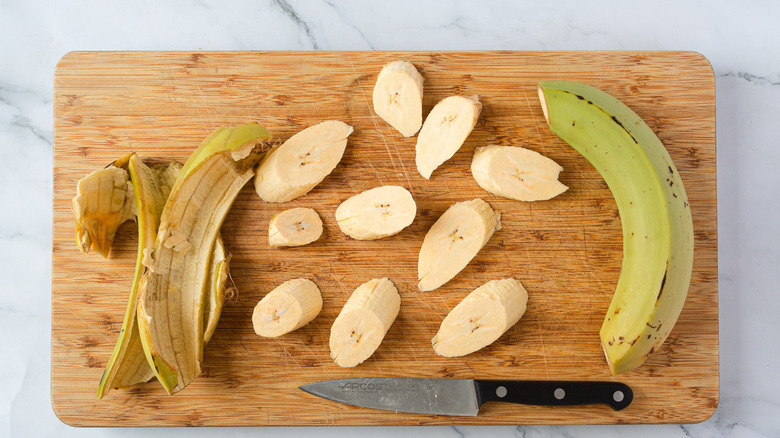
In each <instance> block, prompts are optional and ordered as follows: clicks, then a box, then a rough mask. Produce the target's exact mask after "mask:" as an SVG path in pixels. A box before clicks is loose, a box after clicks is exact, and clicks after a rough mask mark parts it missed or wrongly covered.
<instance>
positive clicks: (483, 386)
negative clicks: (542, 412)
mask: <svg viewBox="0 0 780 438" xmlns="http://www.w3.org/2000/svg"><path fill="white" fill-rule="evenodd" d="M474 385H475V386H476V390H477V398H478V401H477V402H478V403H479V405H480V406H481V405H482V404H483V403H485V402H488V401H502V402H508V403H519V404H529V405H540V406H573V405H587V404H602V403H603V404H607V405H609V406H611V407H612V409H614V410H616V411H619V410H621V409H625V408H626V407H628V405H630V404H631V401H632V400H633V399H634V392H633V391H632V390H631V388H630V387H629V386H628V385H625V384H623V383H619V382H568V381H515V380H475V381H474Z"/></svg>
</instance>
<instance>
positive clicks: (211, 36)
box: [0, 0, 780, 438]
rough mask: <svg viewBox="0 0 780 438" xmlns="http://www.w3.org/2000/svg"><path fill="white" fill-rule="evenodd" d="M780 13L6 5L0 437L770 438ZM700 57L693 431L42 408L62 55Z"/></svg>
mask: <svg viewBox="0 0 780 438" xmlns="http://www.w3.org/2000/svg"><path fill="white" fill-rule="evenodd" d="M778 18H780V3H778V2H761V1H742V2H727V1H713V2H701V1H696V2H678V1H659V2H620V3H617V2H609V3H607V2H596V1H592V0H587V1H561V2H556V3H555V4H554V5H553V4H550V3H548V2H512V1H490V2H488V1H485V2H469V1H450V2H447V1H443V0H438V1H421V0H416V1H408V0H403V1H394V2H368V1H356V0H355V1H335V0H333V1H323V0H311V1H293V0H266V1H231V2H216V1H205V0H204V1H184V0H173V1H168V2H157V1H150V0H143V1H138V2H83V1H75V2H46V1H42V0H30V1H22V0H19V1H14V0H0V200H2V207H1V208H0V254H2V256H1V257H2V263H0V278H1V279H2V280H3V286H2V292H1V293H0V436H58V437H59V436H117V435H123V436H124V435H131V436H147V434H148V433H153V434H154V436H157V435H160V436H187V437H192V436H211V435H216V434H219V435H220V436H221V435H225V436H257V435H258V434H262V435H263V436H278V437H293V436H301V435H306V436H323V437H341V436H362V435H365V434H367V433H370V434H372V435H375V436H377V437H383V436H388V437H389V436H396V435H399V434H404V435H408V436H426V437H429V438H436V437H448V438H449V437H452V438H455V437H488V436H490V437H493V436H507V437H509V436H513V437H526V438H531V437H552V436H564V437H570V436H571V437H575V436H576V437H623V436H625V437H656V436H669V437H697V438H699V437H743V436H745V437H777V436H780V395H778V394H780V383H779V382H780V379H778V378H777V374H778V371H779V369H778V365H777V364H778V362H780V342H777V335H778V333H780V318H778V317H777V315H778V311H780V294H778V286H777V285H778V283H780V275H779V274H778V272H780V270H778V269H777V266H779V265H780V251H778V243H780V242H779V241H778V237H780V232H779V231H778V226H777V224H778V223H780V189H778V187H780V172H778V167H779V165H780V146H778V132H780V128H779V127H778V125H780V123H779V122H778V120H780V56H778V50H777V41H780V27H779V26H777V20H778ZM109 49H114V50H201V49H202V50H261V49H264V50H394V49H402V50H430V49H436V50H469V49H508V50H595V49H608V50H613V49H614V50H696V51H699V52H701V53H702V54H704V55H705V56H707V57H708V58H709V59H710V61H711V62H712V64H713V67H714V70H715V74H716V86H717V136H718V163H719V166H718V190H719V196H718V201H719V202H718V207H719V213H718V220H719V230H720V232H719V265H720V269H719V291H720V295H719V298H720V324H721V331H720V346H721V403H720V406H719V408H718V409H717V411H716V412H715V415H714V416H713V417H712V418H711V419H709V420H707V421H705V422H703V423H701V424H693V425H682V426H681V425H662V426H649V427H643V426H554V427H424V428H422V427H421V428H408V427H404V428H372V429H370V430H368V429H366V428H317V429H296V428H278V429H264V430H261V431H259V430H255V429H240V428H239V429H225V430H219V431H215V430H213V429H200V430H191V429H186V430H184V429H162V430H161V429H155V430H153V431H149V430H133V429H130V430H115V429H88V430H80V429H73V428H70V427H68V426H65V425H63V424H62V423H60V422H59V421H58V420H57V418H56V417H55V415H54V413H53V411H52V409H51V405H50V401H49V360H50V358H49V343H50V297H51V295H50V294H51V290H50V283H51V256H50V252H51V219H52V213H51V187H52V134H53V133H52V91H53V85H52V78H53V72H54V67H55V65H56V63H57V61H58V60H59V58H60V57H61V56H62V55H64V54H65V53H67V52H68V51H71V50H109Z"/></svg>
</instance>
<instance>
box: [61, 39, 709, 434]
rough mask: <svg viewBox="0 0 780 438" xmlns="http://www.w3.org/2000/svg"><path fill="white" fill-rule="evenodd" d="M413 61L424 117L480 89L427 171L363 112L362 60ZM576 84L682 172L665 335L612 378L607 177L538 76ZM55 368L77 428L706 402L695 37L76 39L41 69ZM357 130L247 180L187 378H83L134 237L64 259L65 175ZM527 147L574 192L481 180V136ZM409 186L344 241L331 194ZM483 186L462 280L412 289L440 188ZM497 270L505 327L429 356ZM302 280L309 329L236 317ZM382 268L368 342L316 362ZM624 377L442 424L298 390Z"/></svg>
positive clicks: (374, 64)
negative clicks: (557, 113)
mask: <svg viewBox="0 0 780 438" xmlns="http://www.w3.org/2000/svg"><path fill="white" fill-rule="evenodd" d="M398 59H406V60H410V61H412V62H414V64H415V65H416V66H417V67H418V69H419V70H420V72H421V74H422V75H423V77H424V78H425V94H424V103H423V114H427V113H428V111H430V109H431V108H432V107H433V105H434V104H435V103H436V102H437V101H439V100H440V99H442V98H444V97H447V96H449V95H453V94H466V95H471V94H477V95H479V96H480V99H481V101H482V103H483V111H482V114H481V116H480V119H479V122H478V123H477V126H476V127H475V129H474V131H473V132H472V134H471V135H470V137H469V138H468V140H467V141H466V143H465V144H464V146H463V147H462V148H461V149H460V151H459V152H458V153H456V154H455V156H454V157H453V158H452V159H450V160H449V161H447V162H446V163H445V164H444V165H442V166H441V167H440V168H439V169H438V170H436V171H435V172H434V174H433V177H432V178H431V180H430V181H428V180H425V179H423V178H422V177H421V176H420V175H419V174H418V173H417V171H416V168H415V165H414V144H415V138H414V137H412V138H403V137H402V136H401V135H400V134H398V133H397V132H396V131H395V130H394V129H393V128H391V127H390V126H389V125H387V124H386V123H385V122H384V121H382V120H381V119H379V118H378V117H377V116H376V115H375V113H374V112H373V109H372V105H371V93H372V89H373V86H374V81H375V79H376V75H377V73H378V72H379V70H380V69H381V68H382V66H383V65H384V64H386V63H388V62H390V61H393V60H398ZM551 79H568V80H577V81H582V82H585V83H588V84H591V85H594V86H596V87H598V88H601V89H603V90H604V91H607V92H609V93H611V94H613V95H614V96H616V97H618V98H619V99H621V100H622V101H623V102H625V103H626V104H627V105H628V106H629V107H631V108H632V109H634V110H635V111H636V112H637V113H638V114H639V115H640V116H642V117H643V118H644V119H645V120H646V121H647V123H648V124H649V125H650V127H651V128H652V129H653V130H654V131H655V132H656V133H657V134H658V136H659V137H660V138H661V140H662V142H663V143H664V144H665V145H666V147H667V149H668V150H669V152H670V154H671V156H672V158H673V160H674V161H675V163H676V165H677V167H678V169H679V172H680V174H681V176H682V178H683V181H684V183H685V187H686V189H687V191H688V195H689V198H690V206H691V210H692V213H693V222H694V229H695V242H696V249H695V260H694V268H693V277H692V283H691V287H690V291H689V294H688V298H687V301H686V304H685V308H684V310H683V312H682V315H681V316H680V319H679V321H678V323H677V325H676V326H675V328H674V331H673V332H672V333H671V335H670V336H669V338H668V339H667V341H666V343H665V344H664V345H663V347H662V348H661V349H660V350H659V351H658V352H656V353H655V354H654V355H653V356H652V357H651V358H650V359H649V360H648V361H647V362H646V363H645V364H644V365H643V366H641V367H640V368H638V369H636V370H634V371H631V372H629V373H626V374H623V375H620V376H618V377H613V376H612V375H611V374H610V372H609V369H608V367H607V365H606V362H605V360H604V358H603V354H602V351H601V348H600V345H599V336H598V331H599V328H600V326H601V322H602V318H603V316H604V314H605V313H606V310H607V307H608V305H609V302H610V300H611V298H612V293H613V291H614V289H615V286H616V284H617V279H618V276H619V273H620V265H621V260H622V234H621V225H620V219H619V216H618V212H617V207H616V205H615V202H614V200H613V198H612V196H611V194H610V191H609V189H608V188H607V186H606V184H605V183H604V182H603V180H602V179H601V177H600V176H599V175H598V173H597V172H596V171H595V170H594V169H593V168H592V167H591V166H590V164H589V163H588V162H587V161H586V160H585V159H584V158H582V157H581V156H579V155H578V154H577V153H576V152H575V151H574V150H573V149H571V148H570V147H569V146H568V145H566V144H565V143H564V142H563V141H561V140H560V139H558V138H557V137H556V136H555V135H554V134H552V133H551V132H550V131H549V129H548V128H547V126H546V124H545V123H544V120H543V116H542V111H541V108H540V106H539V103H538V98H537V95H536V84H537V82H538V81H541V80H551ZM54 81H55V82H54V85H55V87H54V176H53V178H54V202H53V209H54V224H53V226H54V236H53V247H52V253H53V255H52V368H51V372H52V379H51V396H52V403H53V406H54V410H55V412H56V413H57V415H58V416H59V418H61V419H62V420H63V421H64V422H66V423H68V424H71V425H77V426H135V425H141V426H162V425H193V426H200V425H207V426H234V425H236V426H237V425H256V426H266V425H288V426H290V425H298V426H300V425H311V426H319V425H414V424H484V425H489V424H561V423H687V422H698V421H703V420H705V419H707V418H709V417H710V416H711V415H712V413H713V412H714V410H715V408H716V406H717V404H718V389H719V384H718V376H719V372H718V365H719V363H718V293H717V223H716V178H715V168H716V163H715V94H714V78H713V72H712V68H711V66H710V65H709V63H708V62H707V60H706V59H705V58H704V57H702V56H701V55H699V54H697V53H692V52H443V53H442V52H195V53H192V52H74V53H70V54H68V55H66V56H65V57H64V58H63V59H62V60H61V61H60V63H59V64H58V66H57V69H56V73H55V78H54ZM329 119H338V120H342V121H344V122H346V123H348V124H350V125H352V126H354V128H355V132H354V133H353V134H352V136H351V137H350V138H349V143H348V146H347V149H346V152H345V154H344V158H343V160H342V161H341V163H340V164H339V165H338V167H337V168H336V169H335V170H334V172H333V173H332V174H331V175H330V176H328V177H327V178H326V179H325V180H324V181H323V182H322V183H321V184H320V185H319V186H318V187H317V188H315V189H314V190H313V191H311V192H310V193H309V194H308V195H306V196H304V197H301V198H299V199H297V200H295V201H292V202H290V203H287V204H266V203H264V202H263V201H262V200H261V199H260V198H259V197H258V196H257V195H256V194H255V192H254V189H253V187H252V184H251V183H250V184H249V185H247V187H245V188H244V190H243V191H242V192H241V194H240V195H239V197H238V199H237V200H236V202H235V204H234V206H233V209H232V210H231V212H230V214H229V216H228V218H227V220H226V222H225V224H224V226H223V236H224V238H225V242H226V245H227V248H228V249H229V251H230V252H231V253H232V254H233V262H232V264H231V274H232V281H233V282H234V285H235V287H236V289H237V291H238V294H237V296H236V297H234V298H233V299H231V300H229V301H228V302H227V303H226V304H225V308H224V311H223V314H222V318H221V320H220V322H219V325H218V327H217V331H216V333H215V335H214V337H213V338H212V340H211V342H210V343H209V344H208V345H207V346H206V351H205V358H204V366H203V370H204V371H203V374H202V375H201V376H200V377H199V378H198V379H196V380H195V381H194V382H193V383H192V384H191V385H189V386H188V387H187V388H185V389H184V390H183V391H181V392H180V393H178V394H176V395H174V396H167V395H165V393H164V391H163V390H162V387H161V386H160V385H159V384H158V383H157V382H154V381H153V382H150V383H147V384H142V385H139V386H138V387H136V388H133V389H130V390H124V391H118V390H115V391H112V392H110V393H109V394H108V396H106V397H105V398H104V399H103V400H98V399H97V397H96V395H95V393H96V390H97V385H98V382H99V380H100V377H101V374H102V372H103V369H104V367H105V365H106V363H107V361H108V359H109V357H110V355H111V351H112V349H113V346H114V343H115V341H116V338H117V335H118V333H119V330H120V328H121V324H122V318H123V315H124V311H125V306H126V301H127V295H128V291H129V288H130V283H131V278H132V273H133V267H134V263H135V253H136V248H137V236H136V227H135V224H134V223H133V222H128V223H126V224H125V225H123V226H122V227H121V228H120V230H119V232H118V234H117V237H116V240H115V243H114V248H113V250H112V253H111V257H110V258H109V259H107V260H104V259H102V258H100V257H99V256H98V255H96V254H95V253H90V254H87V255H84V254H81V253H80V252H79V251H78V249H77V247H76V244H75V241H74V237H73V234H74V223H73V215H72V212H71V208H70V200H71V198H72V197H73V196H74V194H75V187H76V182H77V181H78V180H79V179H80V178H81V177H83V176H85V175H86V174H88V173H89V172H91V171H93V170H96V169H99V168H102V167H104V166H106V165H107V164H108V163H110V162H111V161H113V160H114V159H116V158H118V157H120V156H122V155H124V154H126V153H128V152H131V151H135V152H137V153H138V154H139V155H140V156H141V157H143V158H145V159H147V160H153V161H157V162H160V161H168V160H172V159H173V160H178V161H180V162H184V161H185V160H186V158H187V157H188V155H189V154H190V152H191V151H193V150H194V149H195V148H196V147H197V146H198V145H199V144H200V142H201V141H202V140H203V139H204V138H205V137H206V136H207V135H208V134H209V133H210V132H211V131H212V130H214V129H216V128H217V127H219V126H223V125H237V124H242V123H246V122H250V121H256V122H258V123H260V124H261V125H263V126H265V127H267V128H268V130H269V131H270V132H271V133H272V135H273V136H274V137H275V138H276V139H280V140H284V139H287V138H289V137H290V136H292V135H293V134H295V133H296V132H298V131H300V130H302V129H304V128H306V127H308V126H310V125H313V124H316V123H318V122H320V121H324V120H329ZM486 144H499V145H512V146H524V147H528V148H530V149H533V150H535V151H538V152H540V153H542V154H543V155H546V156H548V157H550V158H552V159H553V160H555V161H557V162H558V163H559V164H561V166H563V168H564V171H563V172H562V173H561V177H560V179H561V181H562V182H563V183H564V184H565V185H567V186H569V190H568V191H567V192H565V193H564V194H562V195H560V196H558V197H556V198H554V199H553V200H550V201H544V202H533V203H525V202H518V201H512V200H508V199H503V198H499V197H496V196H494V195H491V194H489V193H487V192H485V191H484V190H482V189H481V188H480V187H479V186H478V185H477V183H476V182H475V181H474V179H473V178H472V177H471V174H470V163H471V156H472V153H473V151H474V148H475V147H476V146H478V145H486ZM386 184H396V185H401V186H404V187H406V188H407V189H409V190H410V191H411V193H412V195H413V196H414V198H415V200H416V201H417V205H418V213H417V217H416V219H415V222H414V223H413V224H412V225H411V226H410V227H409V228H407V229H405V230H404V231H403V232H401V233H400V234H398V235H396V236H394V237H390V238H386V239H382V240H377V241H368V242H359V241H354V240H351V239H349V238H347V237H346V236H345V235H343V234H342V233H341V231H340V230H339V228H338V226H337V225H336V222H335V219H334V216H333V215H334V211H335V209H336V207H337V206H338V204H339V203H340V202H341V201H343V200H344V199H346V198H347V197H349V196H352V195H354V194H357V193H359V192H361V191H363V190H366V189H369V188H372V187H376V186H379V185H386ZM477 197H480V198H482V199H484V200H486V201H487V202H488V203H490V205H491V206H493V208H495V209H496V210H499V211H501V213H502V223H503V229H501V230H500V231H498V232H496V233H495V235H494V236H493V237H492V238H491V240H490V241H489V242H488V244H487V245H486V246H485V247H484V248H483V250H482V251H481V252H480V253H479V254H478V255H477V256H476V257H475V258H474V260H473V261H472V262H471V263H470V264H469V265H468V266H467V267H466V268H465V269H464V270H463V271H462V272H461V273H460V274H459V275H458V276H457V277H455V279H453V280H452V281H450V282H449V283H447V284H446V285H445V286H443V287H441V288H440V289H438V290H436V291H433V292H427V293H421V292H418V291H417V289H416V284H417V255H418V252H419V249H420V245H421V243H422V239H423V236H424V235H425V233H426V231H427V230H428V228H429V227H430V226H431V225H432V224H433V222H434V221H435V220H436V219H437V218H438V217H439V216H440V215H441V214H442V213H443V212H444V211H445V210H446V209H447V208H448V207H449V206H450V205H451V204H453V203H455V202H458V201H463V200H469V199H473V198H477ZM291 207H312V208H314V209H315V210H317V212H318V213H319V214H320V216H321V217H322V219H323V222H324V228H325V231H324V234H323V236H322V238H320V240H318V241H317V242H315V243H313V244H311V245H308V246H305V247H300V248H290V249H270V248H269V247H268V238H267V232H268V221H269V219H270V218H271V216H272V215H273V214H274V213H276V212H279V211H281V210H283V209H287V208H291ZM510 276H511V277H514V278H517V279H519V280H520V281H522V283H523V284H524V285H525V286H526V288H527V289H528V292H529V301H528V310H527V311H526V314H525V316H524V317H523V318H522V319H521V320H520V322H519V323H518V324H517V325H516V326H514V327H513V328H512V329H510V330H509V331H508V332H507V333H506V334H505V335H504V336H502V337H501V338H500V339H499V340H498V341H497V342H495V343H494V344H493V345H491V346H489V347H487V348H485V349H483V350H481V351H479V352H476V353H474V354H471V355H469V356H466V357H461V358H444V357H439V356H437V355H436V354H435V353H434V352H433V349H432V348H431V338H432V337H433V336H434V334H435V333H436V331H437V330H438V327H439V324H440V322H441V320H442V319H443V318H444V316H446V314H447V313H448V312H449V310H450V309H452V308H453V307H454V306H455V305H456V304H457V303H458V302H460V301H461V300H462V299H463V298H464V297H465V296H466V295H467V294H468V293H469V292H470V291H471V290H473V289H474V288H476V287H477V286H479V285H481V284H483V283H485V282H486V281H488V280H491V279H496V278H505V277H510ZM298 277H307V278H309V279H311V280H313V281H314V282H315V283H317V285H318V286H319V287H320V289H321V290H322V295H323V302H324V304H323V309H322V312H321V313H320V315H319V316H318V317H317V318H316V319H315V320H314V321H313V322H312V323H310V324H309V325H307V326H305V327H303V328H301V329H299V330H297V331H295V332H293V333H290V334H288V335H285V336H283V337H280V338H276V339H264V338H260V337H258V336H257V335H255V334H254V331H253V329H252V322H251V316H252V310H253V308H254V306H255V304H256V303H257V302H258V301H259V300H260V298H262V297H263V296H264V295H265V294H266V293H267V292H269V291H270V290H271V289H273V288H274V287H275V286H277V285H278V284H280V283H282V282H283V281H286V280H289V279H292V278H298ZM376 277H389V278H390V279H391V280H392V281H393V282H394V283H395V284H396V286H397V287H398V289H399V292H400V294H401V297H402V304H401V310H400V313H399V315H398V318H397V320H396V322H395V324H394V325H393V326H392V327H391V329H390V331H389V332H388V333H387V336H386V338H385V340H384V342H383V343H382V345H381V346H380V347H379V349H378V350H377V351H376V353H375V354H374V355H373V356H372V357H371V358H370V359H369V360H368V361H366V362H365V363H363V364H362V365H360V366H358V367H356V368H352V369H343V368H339V367H338V366H336V365H335V364H334V363H333V361H332V360H331V359H330V356H329V350H328V336H329V332H330V325H331V323H332V322H333V320H334V319H335V317H336V315H337V314H338V312H339V310H340V309H341V307H342V305H343V304H344V302H345V301H346V300H347V298H348V297H349V295H350V294H351V293H352V291H353V290H354V289H355V288H356V287H357V286H358V285H360V284H361V283H363V282H365V281H367V280H369V279H371V278H376ZM371 376H381V377H448V378H482V379H543V380H548V379H560V380H619V381H622V382H625V383H627V384H629V385H631V386H632V388H633V389H634V393H635V398H634V402H633V404H632V405H631V406H630V407H629V408H628V409H626V410H624V411H620V412H614V411H612V410H611V409H609V408H608V407H606V406H581V407H555V408H553V407H531V406H519V405H510V404H502V403H488V404H486V405H484V406H483V407H482V410H481V411H480V413H479V416H477V417H444V416H430V415H414V414H403V413H394V412H384V411H377V410H370V409H363V408H357V407H351V406H347V405H342V404H337V403H334V402H330V401H327V400H323V399H319V398H316V397H314V396H311V395H309V394H306V393H304V392H302V391H300V390H299V389H298V386H300V385H303V384H306V383H311V382H315V381H319V380H325V379H338V378H347V377H371Z"/></svg>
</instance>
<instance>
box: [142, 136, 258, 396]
mask: <svg viewBox="0 0 780 438" xmlns="http://www.w3.org/2000/svg"><path fill="white" fill-rule="evenodd" d="M268 138H269V134H268V132H267V131H266V130H265V129H264V128H263V127H261V126H259V125H257V124H247V125H241V126H238V127H235V128H219V129H217V130H216V131H215V132H214V133H212V134H211V135H210V136H209V137H208V138H206V140H204V142H203V143H202V144H201V146H200V147H198V149H196V150H195V151H194V152H193V153H192V155H191V156H190V158H189V159H188V160H187V162H186V163H185V164H184V167H183V168H182V170H181V173H180V174H179V177H178V178H177V179H176V182H175V184H174V186H173V188H172V189H171V193H170V195H169V196H168V200H167V201H166V203H165V207H164V208H163V211H162V216H161V218H160V227H159V229H158V232H157V237H156V239H155V242H154V245H153V247H152V251H151V252H150V253H149V254H148V256H147V264H148V269H147V270H146V272H145V273H144V275H143V276H142V277H141V279H140V283H139V290H138V294H139V296H138V309H137V320H138V329H139V332H140V336H141V343H142V345H143V350H144V353H145V355H146V359H147V361H148V363H149V365H150V366H151V367H152V369H153V371H154V374H155V375H156V376H157V379H158V380H159V381H160V383H162V385H163V387H164V388H165V390H166V391H167V392H168V393H169V394H173V393H175V392H178V391H180V390H181V389H183V388H184V387H185V386H187V385H188V384H189V383H190V382H192V380H193V379H195V377H197V376H198V374H200V372H201V361H202V359H203V345H204V343H205V341H204V337H205V336H204V334H205V330H204V324H205V323H207V322H204V319H205V318H204V312H206V308H207V307H208V305H207V297H206V295H207V294H208V292H209V290H210V286H209V283H210V281H211V275H210V273H211V271H212V253H213V251H214V248H215V245H216V241H217V235H218V233H219V229H220V227H221V226H222V222H223V221H224V219H225V216H226V215H227V213H228V211H229V210H230V206H231V205H232V204H233V201H234V200H235V198H236V196H238V193H239V192H240V191H241V188H242V187H243V186H244V185H245V184H246V183H247V182H248V181H249V180H250V179H251V178H252V177H253V176H254V168H255V165H256V164H257V162H258V161H259V155H258V154H257V153H256V147H257V146H258V145H259V144H263V141H264V140H266V139H268Z"/></svg>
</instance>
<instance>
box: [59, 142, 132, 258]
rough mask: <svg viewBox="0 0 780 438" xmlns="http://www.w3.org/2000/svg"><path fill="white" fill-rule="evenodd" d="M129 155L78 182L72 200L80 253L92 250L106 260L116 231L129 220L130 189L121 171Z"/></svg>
mask: <svg viewBox="0 0 780 438" xmlns="http://www.w3.org/2000/svg"><path fill="white" fill-rule="evenodd" d="M128 159H129V155H128V156H125V157H122V158H120V159H118V160H116V161H115V162H113V163H111V164H109V165H108V166H106V168H105V169H100V170H96V171H94V172H92V173H90V174H89V175H87V176H85V177H84V178H82V179H81V180H79V182H78V185H77V186H76V196H75V197H74V198H73V200H72V203H71V205H72V208H73V214H74V216H75V219H76V244H77V245H78V247H79V249H80V250H81V252H83V253H85V254H86V253H88V252H89V251H90V249H94V250H95V252H97V253H98V254H99V255H100V256H102V257H103V258H108V253H109V251H110V250H111V244H112V243H113V242H114V235H116V230H117V229H118V228H119V226H120V225H122V224H123V223H124V222H125V221H127V220H129V219H132V218H133V216H134V215H135V212H134V211H133V186H132V184H131V182H130V177H129V175H128V174H127V170H125V169H124V168H123V167H124V165H125V164H126V163H127V160H128Z"/></svg>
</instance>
